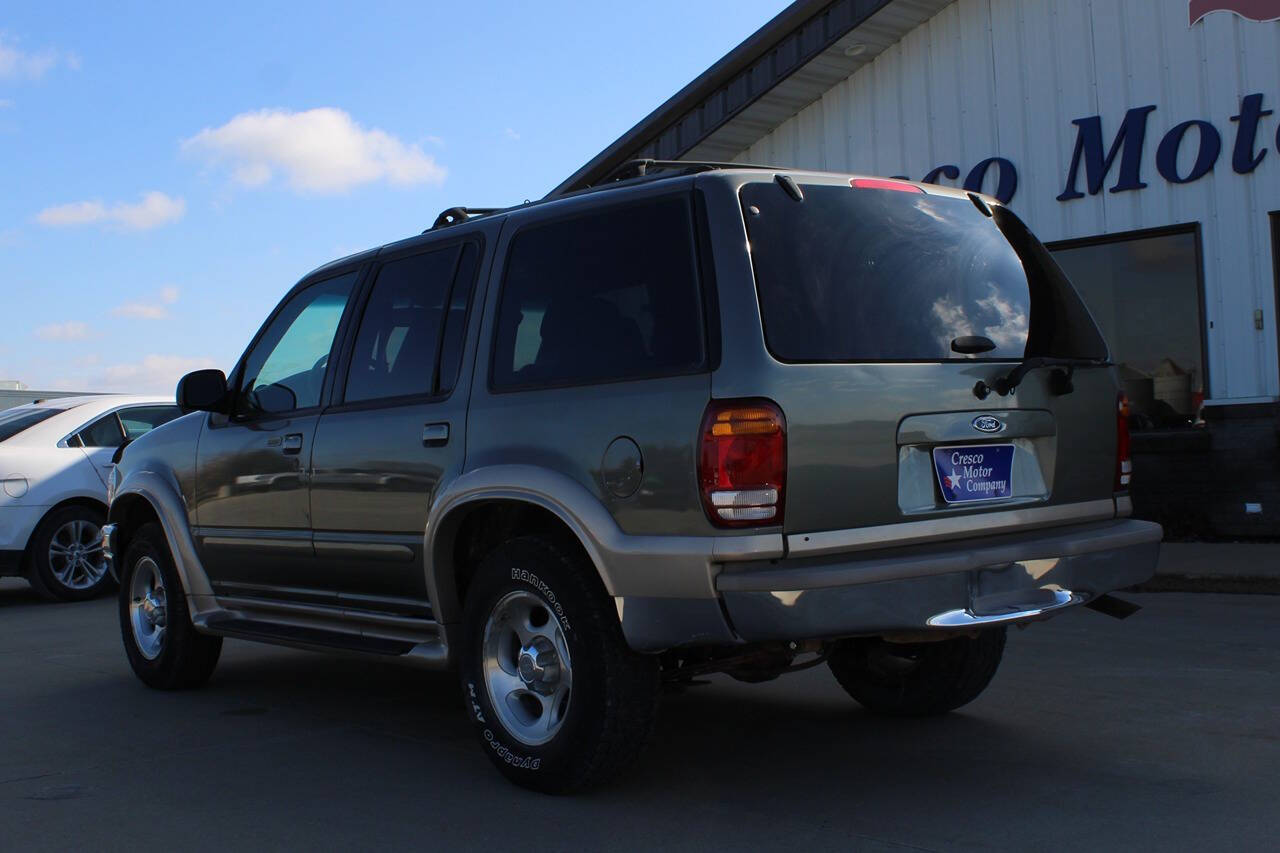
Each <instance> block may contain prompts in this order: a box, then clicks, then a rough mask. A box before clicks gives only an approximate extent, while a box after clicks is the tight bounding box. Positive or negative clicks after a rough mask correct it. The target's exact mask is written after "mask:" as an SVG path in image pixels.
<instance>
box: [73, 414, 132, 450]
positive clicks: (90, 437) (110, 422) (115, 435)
mask: <svg viewBox="0 0 1280 853" xmlns="http://www.w3.org/2000/svg"><path fill="white" fill-rule="evenodd" d="M76 435H78V436H79V437H80V441H81V442H83V445H82V446H83V447H119V446H120V445H121V444H122V443H124V433H122V432H121V431H120V419H119V418H117V417H116V413H115V412H112V413H111V414H109V415H103V416H102V417H100V418H98V419H97V420H96V421H94V422H93V423H91V424H89V425H88V426H87V427H85V428H84V429H82V430H80V432H78V433H76Z"/></svg>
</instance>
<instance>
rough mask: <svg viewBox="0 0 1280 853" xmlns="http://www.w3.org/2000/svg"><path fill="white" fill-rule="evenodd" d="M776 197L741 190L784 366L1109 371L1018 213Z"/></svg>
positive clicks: (947, 201) (769, 190)
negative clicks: (1081, 362)
mask: <svg viewBox="0 0 1280 853" xmlns="http://www.w3.org/2000/svg"><path fill="white" fill-rule="evenodd" d="M802 190H803V193H804V200H803V201H802V202H797V201H795V200H794V199H792V198H791V197H790V196H789V195H787V193H786V192H785V191H784V190H783V189H782V188H781V187H780V186H779V185H778V184H777V183H767V184H766V183H752V184H748V185H746V186H744V187H743V188H742V193H741V198H742V206H743V215H744V217H745V219H746V223H747V232H748V235H749V238H750V246H751V259H752V264H753V266H754V268H755V275H756V286H757V290H758V294H759V299H760V310H761V314H762V317H763V320H764V330H765V338H766V340H767V342H768V345H769V349H770V351H771V352H772V353H773V354H774V355H775V356H776V357H777V358H779V359H781V360H783V361H795V362H857V361H940V360H948V359H961V358H971V357H973V356H965V355H960V354H958V353H956V352H953V351H952V349H951V342H952V341H953V340H954V339H955V338H959V337H965V336H972V335H980V336H983V337H986V338H989V339H990V341H991V342H992V343H993V344H994V345H995V348H994V349H992V350H989V351H987V352H983V353H981V354H980V355H978V356H976V357H978V358H982V359H999V360H1017V359H1021V358H1023V357H1029V356H1050V355H1052V356H1059V357H1075V358H1105V357H1106V347H1105V345H1104V344H1103V343H1102V339H1101V336H1100V335H1099V334H1098V332H1097V328H1096V326H1094V324H1093V321H1092V319H1091V318H1090V317H1089V315H1088V312H1087V311H1086V310H1085V309H1084V307H1083V304H1082V303H1081V302H1080V299H1079V297H1078V296H1076V294H1075V292H1074V291H1073V290H1072V289H1071V286H1070V284H1069V283H1068V282H1067V280H1066V278H1065V277H1064V276H1063V275H1062V272H1061V271H1060V270H1059V269H1058V267H1057V265H1056V264H1055V263H1054V262H1053V260H1052V258H1051V257H1049V255H1048V252H1046V251H1045V249H1044V247H1043V246H1041V245H1040V243H1039V241H1037V240H1036V239H1035V237H1034V236H1032V235H1031V233H1030V232H1029V231H1027V229H1026V227H1025V226H1024V225H1023V224H1022V223H1021V221H1020V220H1018V218H1017V217H1016V216H1014V215H1013V214H1012V212H1010V211H1008V210H1007V209H1004V208H999V207H997V208H995V210H994V215H993V216H991V217H988V216H986V215H985V214H983V213H982V212H981V211H980V210H979V209H978V208H977V206H976V205H975V204H974V203H973V202H972V201H970V200H969V199H967V198H954V197H949V196H939V195H929V194H926V193H921V192H901V191H897V190H885V189H870V188H857V189H855V188H851V187H849V186H848V185H847V184H845V185H836V186H822V185H812V184H806V185H802Z"/></svg>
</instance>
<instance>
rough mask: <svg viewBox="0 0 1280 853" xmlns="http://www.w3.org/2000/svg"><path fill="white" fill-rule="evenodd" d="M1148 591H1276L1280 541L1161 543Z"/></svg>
mask: <svg viewBox="0 0 1280 853" xmlns="http://www.w3.org/2000/svg"><path fill="white" fill-rule="evenodd" d="M1141 588H1142V589H1143V590H1146V591H1151V592H1242V593H1263V594H1268V595H1277V594H1280V543H1269V542H1165V543H1162V544H1161V545H1160V563H1159V565H1157V566H1156V575H1155V577H1153V578H1152V579H1151V580H1150V581H1148V582H1147V583H1145V584H1143V585H1142V587H1141Z"/></svg>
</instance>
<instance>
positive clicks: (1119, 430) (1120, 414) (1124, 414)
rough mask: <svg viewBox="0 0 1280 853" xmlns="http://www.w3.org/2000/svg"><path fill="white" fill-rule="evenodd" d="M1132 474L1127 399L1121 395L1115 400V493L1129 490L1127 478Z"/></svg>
mask: <svg viewBox="0 0 1280 853" xmlns="http://www.w3.org/2000/svg"><path fill="white" fill-rule="evenodd" d="M1132 474H1133V460H1131V459H1130V458H1129V398H1128V397H1126V396H1125V395H1123V394H1121V395H1120V396H1119V397H1117V398H1116V486H1115V488H1116V491H1117V492H1125V491H1128V490H1129V478H1130V476H1132Z"/></svg>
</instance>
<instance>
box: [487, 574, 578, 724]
mask: <svg viewBox="0 0 1280 853" xmlns="http://www.w3.org/2000/svg"><path fill="white" fill-rule="evenodd" d="M482 655H483V657H482V666H483V670H484V682H485V688H486V690H487V691H488V694H489V702H490V704H491V705H492V706H493V709H494V711H495V712H496V713H497V715H498V717H499V718H500V719H501V721H502V724H503V727H504V728H505V729H506V730H507V731H508V732H509V733H510V734H511V736H512V737H514V738H516V739H517V740H519V741H520V742H522V743H524V744H527V745H529V746H538V745H540V744H544V743H546V742H547V741H549V740H551V739H552V738H553V737H555V736H556V733H557V732H558V731H560V727H561V726H562V725H564V720H565V715H566V714H567V713H568V711H569V702H570V700H571V699H572V688H573V662H572V660H571V659H570V657H569V647H568V644H567V643H566V642H565V637H564V629H563V627H562V626H561V625H560V620H559V619H558V618H556V615H555V613H554V612H552V610H551V609H550V608H549V607H548V606H547V604H546V602H544V601H543V600H542V599H541V598H539V597H538V596H537V595H534V594H533V593H531V592H525V591H517V592H511V593H508V594H507V595H505V596H503V597H502V598H501V599H500V600H499V601H498V603H497V604H495V605H494V606H493V610H492V611H490V613H489V618H488V620H487V621H486V622H485V626H484V639H483V646H482Z"/></svg>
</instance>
